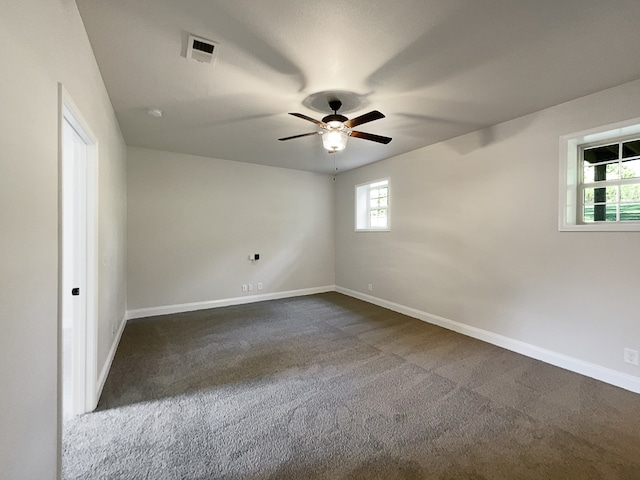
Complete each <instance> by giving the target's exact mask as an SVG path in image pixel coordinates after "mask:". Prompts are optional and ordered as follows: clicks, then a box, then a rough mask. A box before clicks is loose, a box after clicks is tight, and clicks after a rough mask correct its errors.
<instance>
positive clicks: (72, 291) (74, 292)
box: [71, 287, 80, 296]
mask: <svg viewBox="0 0 640 480" xmlns="http://www.w3.org/2000/svg"><path fill="white" fill-rule="evenodd" d="M71 295H74V296H77V295H80V288H79V287H75V288H72V289H71Z"/></svg>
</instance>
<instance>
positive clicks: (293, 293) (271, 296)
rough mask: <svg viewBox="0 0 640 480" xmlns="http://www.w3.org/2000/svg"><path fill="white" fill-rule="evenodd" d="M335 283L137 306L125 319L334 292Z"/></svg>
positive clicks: (128, 311)
mask: <svg viewBox="0 0 640 480" xmlns="http://www.w3.org/2000/svg"><path fill="white" fill-rule="evenodd" d="M335 289H336V287H335V285H325V286H323V287H313V288H302V289H298V290H288V291H285V292H275V293H263V294H260V295H248V296H244V297H235V298H225V299H221V300H208V301H205V302H193V303H181V304H177V305H163V306H161V307H150V308H137V309H134V310H127V314H126V317H125V318H126V319H127V320H133V319H134V318H144V317H154V316H156V315H168V314H171V313H182V312H192V311H195V310H206V309H207V308H218V307H229V306H232V305H243V304H245V303H254V302H263V301H265V300H277V299H280V298H289V297H300V296H303V295H313V294H316V293H326V292H334V291H335Z"/></svg>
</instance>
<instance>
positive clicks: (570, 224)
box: [558, 118, 640, 232]
mask: <svg viewBox="0 0 640 480" xmlns="http://www.w3.org/2000/svg"><path fill="white" fill-rule="evenodd" d="M634 135H635V136H637V135H640V118H634V119H631V120H626V121H624V122H619V123H615V124H610V125H606V126H603V127H598V128H592V129H590V130H584V131H582V132H576V133H571V134H568V135H563V136H561V137H560V185H559V187H560V189H559V199H560V201H559V212H558V213H559V215H558V230H559V231H561V232H640V222H588V223H585V222H582V221H581V220H580V215H579V214H578V212H579V209H580V206H581V204H582V199H581V198H580V196H579V194H580V192H581V191H582V190H581V188H580V182H581V181H582V178H581V177H582V175H581V170H582V164H581V156H580V152H581V151H582V148H583V147H584V146H588V145H594V144H598V143H606V142H608V141H611V142H615V141H619V140H621V139H625V138H628V137H630V136H634Z"/></svg>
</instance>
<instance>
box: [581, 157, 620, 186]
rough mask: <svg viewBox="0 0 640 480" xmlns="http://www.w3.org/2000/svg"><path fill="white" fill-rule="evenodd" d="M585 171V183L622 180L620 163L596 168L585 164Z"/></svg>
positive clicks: (596, 166)
mask: <svg viewBox="0 0 640 480" xmlns="http://www.w3.org/2000/svg"><path fill="white" fill-rule="evenodd" d="M583 171H584V183H593V182H601V181H603V180H617V179H619V178H620V165H619V164H618V162H616V163H605V164H602V165H595V166H594V165H591V164H589V163H587V162H584V170H583Z"/></svg>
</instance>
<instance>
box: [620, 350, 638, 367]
mask: <svg viewBox="0 0 640 480" xmlns="http://www.w3.org/2000/svg"><path fill="white" fill-rule="evenodd" d="M639 360H640V357H639V356H638V350H632V349H631V348H625V349H624V361H625V363H630V364H631V365H638V364H639V363H640V361H639Z"/></svg>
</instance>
